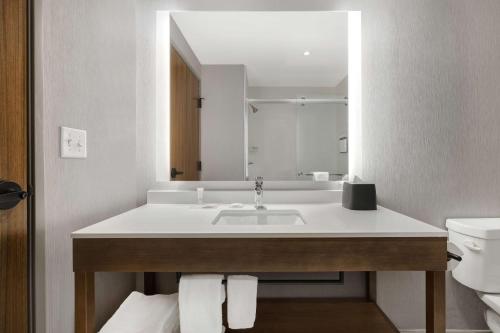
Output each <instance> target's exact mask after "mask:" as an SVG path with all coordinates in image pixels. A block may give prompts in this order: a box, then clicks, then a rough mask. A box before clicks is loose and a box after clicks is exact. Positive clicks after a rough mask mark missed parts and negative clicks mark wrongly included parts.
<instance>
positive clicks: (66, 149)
mask: <svg viewBox="0 0 500 333" xmlns="http://www.w3.org/2000/svg"><path fill="white" fill-rule="evenodd" d="M61 157H62V158H87V131H85V130H81V129H75V128H69V127H64V126H61Z"/></svg>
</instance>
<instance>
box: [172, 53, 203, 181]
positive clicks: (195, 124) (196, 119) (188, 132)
mask: <svg viewBox="0 0 500 333" xmlns="http://www.w3.org/2000/svg"><path fill="white" fill-rule="evenodd" d="M170 73H171V74H170V75H171V77H170V82H171V83H170V167H171V170H170V177H171V180H199V179H200V176H199V171H198V165H199V161H200V109H199V108H198V101H199V99H200V80H199V79H198V78H197V77H196V76H195V75H194V73H193V72H192V71H191V69H190V68H189V67H188V65H187V64H186V62H185V61H184V60H183V59H182V57H181V56H180V54H179V53H178V52H177V50H175V48H173V47H171V48H170Z"/></svg>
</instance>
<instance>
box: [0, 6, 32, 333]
mask: <svg viewBox="0 0 500 333" xmlns="http://www.w3.org/2000/svg"><path fill="white" fill-rule="evenodd" d="M27 3H28V1H27V0H2V1H1V2H0V332H2V333H23V332H27V331H28V304H29V302H28V204H27V201H26V200H22V201H20V202H19V203H18V204H17V206H15V207H13V208H10V209H7V206H8V207H10V206H11V205H10V203H11V202H12V200H16V201H17V198H19V199H21V198H25V196H26V192H22V190H20V189H16V188H14V186H13V185H12V184H13V182H15V183H17V184H18V185H19V186H20V187H21V189H26V188H27V187H28V102H27V100H28V89H27V87H28V53H27V52H28V47H27V45H28V38H27V33H28V29H27V26H28V6H27ZM6 181H10V182H9V183H8V182H6ZM8 184H10V185H8ZM7 185H8V186H7Z"/></svg>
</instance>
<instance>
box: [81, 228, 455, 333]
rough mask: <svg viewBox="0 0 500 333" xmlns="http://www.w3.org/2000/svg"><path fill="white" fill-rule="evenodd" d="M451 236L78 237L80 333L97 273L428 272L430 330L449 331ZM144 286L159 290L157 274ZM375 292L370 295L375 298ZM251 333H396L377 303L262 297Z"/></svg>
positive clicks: (89, 322) (85, 328)
mask: <svg viewBox="0 0 500 333" xmlns="http://www.w3.org/2000/svg"><path fill="white" fill-rule="evenodd" d="M446 241H447V238H446V237H391V238H363V237H352V238H274V239H273V238H227V239H223V238H219V239H215V238H212V239H210V238H209V239H196V238H78V239H73V270H74V271H75V302H76V303H75V305H76V306H75V311H76V312H75V327H76V333H94V332H95V313H94V312H95V309H94V306H95V305H94V297H95V295H94V293H95V288H94V273H95V272H220V273H223V272H338V271H365V272H376V271H425V272H426V314H427V320H426V326H427V327H426V328H427V332H428V333H445V327H446V321H445V312H446V311H445V271H446V268H447V262H446ZM145 287H146V289H147V290H148V291H149V292H154V275H151V274H150V275H148V276H147V279H146V281H145ZM371 294H373V293H370V295H371ZM245 332H251V333H261V332H262V333H264V332H265V333H273V332H280V333H294V332H318V333H321V332H337V333H342V332H346V333H347V332H349V333H350V332H357V333H358V332H359V333H364V332H366V333H368V332H370V333H382V332H387V333H392V332H397V330H396V328H395V327H394V325H393V324H392V323H391V322H390V320H389V319H388V318H387V317H386V316H385V315H384V313H383V312H382V311H381V310H380V309H379V308H378V306H377V305H376V304H375V303H374V302H373V301H371V300H368V299H363V300H352V299H350V300H345V299H344V300H335V299H324V300H318V299H301V300H298V299H263V300H260V302H259V306H258V314H257V322H256V326H255V328H254V329H252V330H248V331H245Z"/></svg>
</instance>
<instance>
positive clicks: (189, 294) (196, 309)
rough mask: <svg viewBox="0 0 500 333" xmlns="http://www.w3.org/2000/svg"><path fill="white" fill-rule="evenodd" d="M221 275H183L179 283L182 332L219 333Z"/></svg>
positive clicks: (223, 296)
mask: <svg viewBox="0 0 500 333" xmlns="http://www.w3.org/2000/svg"><path fill="white" fill-rule="evenodd" d="M222 279H223V276H222V275H215V274H214V275H210V274H198V275H183V276H182V277H181V281H180V283H179V312H180V326H181V332H182V333H201V332H203V333H220V332H221V331H222V332H224V330H225V328H224V327H223V326H222V303H223V302H224V299H225V292H224V288H223V287H224V286H223V285H222Z"/></svg>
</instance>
